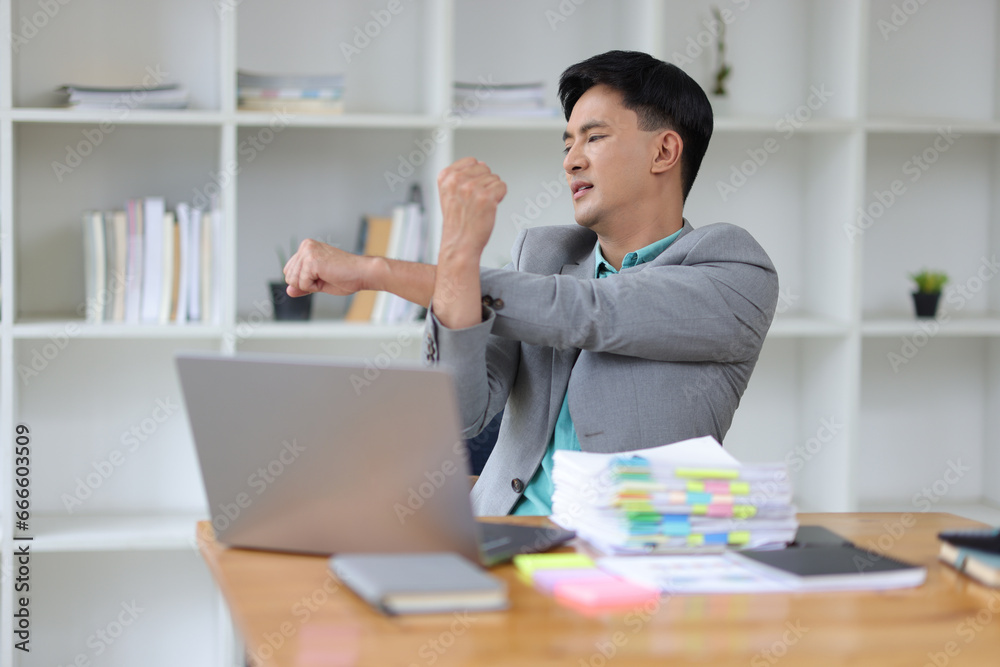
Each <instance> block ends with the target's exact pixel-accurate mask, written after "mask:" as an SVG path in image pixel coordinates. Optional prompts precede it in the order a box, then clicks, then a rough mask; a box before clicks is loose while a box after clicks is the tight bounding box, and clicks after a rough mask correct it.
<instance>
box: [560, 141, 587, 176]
mask: <svg viewBox="0 0 1000 667" xmlns="http://www.w3.org/2000/svg"><path fill="white" fill-rule="evenodd" d="M579 144H580V142H576V143H575V144H573V146H572V147H571V148H570V149H569V151H568V152H567V153H566V157H564V158H563V169H564V170H565V171H566V173H567V174H571V173H573V172H575V171H580V170H582V169H583V168H584V167H585V166H586V164H587V160H586V158H585V157H584V155H583V149H582V148H579Z"/></svg>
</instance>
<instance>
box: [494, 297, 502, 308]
mask: <svg viewBox="0 0 1000 667" xmlns="http://www.w3.org/2000/svg"><path fill="white" fill-rule="evenodd" d="M501 308H503V299H493V310H500V309H501Z"/></svg>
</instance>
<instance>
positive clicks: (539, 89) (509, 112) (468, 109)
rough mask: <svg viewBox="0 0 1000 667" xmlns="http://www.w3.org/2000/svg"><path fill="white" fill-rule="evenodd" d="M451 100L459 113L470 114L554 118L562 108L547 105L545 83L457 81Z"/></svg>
mask: <svg viewBox="0 0 1000 667" xmlns="http://www.w3.org/2000/svg"><path fill="white" fill-rule="evenodd" d="M452 103H453V104H454V107H455V111H456V113H459V114H462V115H468V116H508V117H515V118H554V117H556V116H558V115H559V110H558V109H555V108H553V107H547V106H545V84H544V83H541V82H537V83H504V84H494V83H489V82H485V81H484V82H480V83H467V82H462V81H456V82H455V90H454V96H453V100H452Z"/></svg>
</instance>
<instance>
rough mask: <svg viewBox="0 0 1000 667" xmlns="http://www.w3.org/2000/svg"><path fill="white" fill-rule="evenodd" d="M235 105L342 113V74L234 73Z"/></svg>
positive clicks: (262, 108)
mask: <svg viewBox="0 0 1000 667" xmlns="http://www.w3.org/2000/svg"><path fill="white" fill-rule="evenodd" d="M236 86H237V96H238V98H239V108H240V109H244V110H250V111H276V110H281V111H291V112H300V113H301V112H306V113H343V111H344V75H343V74H254V73H251V72H246V71H243V70H240V71H238V72H237V73H236Z"/></svg>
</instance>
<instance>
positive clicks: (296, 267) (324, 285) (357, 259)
mask: <svg viewBox="0 0 1000 667" xmlns="http://www.w3.org/2000/svg"><path fill="white" fill-rule="evenodd" d="M375 259H376V258H373V257H362V256H360V255H355V254H353V253H349V252H345V251H343V250H340V249H339V248H334V247H333V246H331V245H328V244H326V243H321V242H319V241H314V240H313V239H306V240H305V241H303V242H302V243H301V244H299V249H298V250H297V251H296V252H295V254H294V255H292V257H291V259H289V260H288V263H287V264H285V270H284V273H285V282H286V283H288V290H287V291H288V295H289V296H304V295H306V294H312V293H313V292H326V293H327V294H334V295H337V296H345V295H348V294H354V293H355V292H357V291H359V290H363V289H365V288H366V279H367V273H366V271H367V270H368V269H369V268H371V267H370V266H369V264H370V263H371V262H372V261H375Z"/></svg>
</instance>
